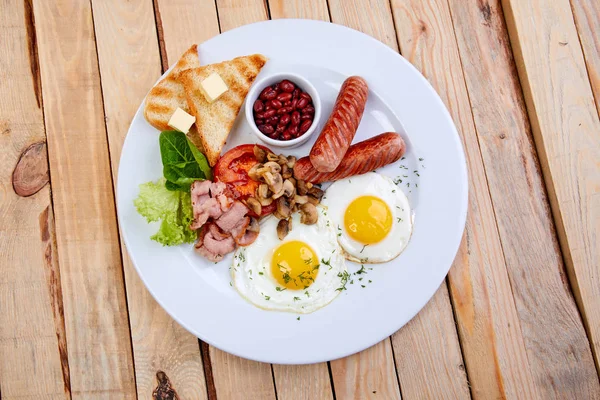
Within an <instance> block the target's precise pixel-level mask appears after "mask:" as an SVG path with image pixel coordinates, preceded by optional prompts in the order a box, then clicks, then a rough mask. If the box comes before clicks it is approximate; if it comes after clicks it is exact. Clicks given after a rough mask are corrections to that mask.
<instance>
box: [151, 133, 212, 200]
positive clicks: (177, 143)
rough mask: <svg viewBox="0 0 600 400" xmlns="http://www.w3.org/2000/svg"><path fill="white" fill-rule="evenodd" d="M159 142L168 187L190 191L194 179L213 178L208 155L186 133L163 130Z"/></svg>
mask: <svg viewBox="0 0 600 400" xmlns="http://www.w3.org/2000/svg"><path fill="white" fill-rule="evenodd" d="M158 143H159V146H160V156H161V159H162V163H163V175H164V176H165V178H166V179H167V182H168V184H167V189H169V190H182V191H189V190H190V185H191V184H192V183H193V182H194V181H197V180H204V179H211V178H212V172H211V169H210V166H209V165H208V161H207V160H206V157H205V156H204V154H202V153H201V152H200V151H199V150H198V149H197V148H196V146H195V145H194V144H193V143H192V142H191V141H190V140H189V139H188V138H187V136H186V135H185V134H184V133H182V132H179V131H164V132H161V134H160V136H159V139H158Z"/></svg>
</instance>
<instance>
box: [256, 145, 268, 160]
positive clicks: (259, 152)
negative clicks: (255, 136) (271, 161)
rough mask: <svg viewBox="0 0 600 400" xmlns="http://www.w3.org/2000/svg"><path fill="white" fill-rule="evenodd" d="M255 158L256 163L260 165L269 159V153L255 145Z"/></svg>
mask: <svg viewBox="0 0 600 400" xmlns="http://www.w3.org/2000/svg"><path fill="white" fill-rule="evenodd" d="M254 157H256V161H258V162H259V163H264V162H265V160H266V159H267V152H266V151H264V150H263V149H261V148H260V147H258V146H257V145H254Z"/></svg>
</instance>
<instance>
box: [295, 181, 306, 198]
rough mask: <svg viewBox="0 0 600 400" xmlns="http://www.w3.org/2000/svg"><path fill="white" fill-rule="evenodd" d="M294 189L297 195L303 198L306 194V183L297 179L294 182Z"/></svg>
mask: <svg viewBox="0 0 600 400" xmlns="http://www.w3.org/2000/svg"><path fill="white" fill-rule="evenodd" d="M296 187H297V189H298V194H300V195H302V196H304V195H305V194H306V193H308V188H307V187H306V182H304V181H303V180H302V179H298V181H296Z"/></svg>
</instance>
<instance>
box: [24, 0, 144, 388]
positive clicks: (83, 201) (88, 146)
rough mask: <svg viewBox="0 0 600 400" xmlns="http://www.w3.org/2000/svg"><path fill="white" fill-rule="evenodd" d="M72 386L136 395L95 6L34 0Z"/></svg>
mask: <svg viewBox="0 0 600 400" xmlns="http://www.w3.org/2000/svg"><path fill="white" fill-rule="evenodd" d="M33 10H34V14H35V21H36V32H37V40H38V45H39V60H40V71H41V84H42V93H43V98H44V119H45V122H46V135H47V138H48V155H49V160H50V175H51V176H52V195H53V199H54V207H55V210H54V211H55V221H56V239H57V245H58V258H59V260H60V268H61V280H62V291H63V296H64V311H65V325H66V337H67V343H68V348H67V350H68V355H69V368H70V377H71V391H72V395H73V397H74V398H86V399H91V398H106V397H113V398H121V399H125V398H135V381H134V373H133V362H132V350H131V341H130V332H129V323H128V319H127V307H126V301H125V293H124V286H123V271H122V265H121V256H120V249H119V239H118V232H117V224H116V215H115V205H114V196H113V190H112V183H111V175H110V164H109V159H108V148H107V140H106V130H105V126H104V114H103V110H102V97H101V89H100V77H99V74H98V60H97V57H96V45H95V42H94V30H93V21H92V13H91V7H90V3H89V2H88V1H83V0H64V1H62V2H60V3H52V4H50V3H49V2H46V1H34V7H33Z"/></svg>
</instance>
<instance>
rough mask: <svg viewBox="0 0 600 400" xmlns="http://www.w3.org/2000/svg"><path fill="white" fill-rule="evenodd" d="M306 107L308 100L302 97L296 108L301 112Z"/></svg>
mask: <svg viewBox="0 0 600 400" xmlns="http://www.w3.org/2000/svg"><path fill="white" fill-rule="evenodd" d="M306 106H308V100H307V99H306V97H301V98H300V100H298V103H296V107H295V108H297V109H299V110H302V109H304V108H305V107H306Z"/></svg>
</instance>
